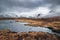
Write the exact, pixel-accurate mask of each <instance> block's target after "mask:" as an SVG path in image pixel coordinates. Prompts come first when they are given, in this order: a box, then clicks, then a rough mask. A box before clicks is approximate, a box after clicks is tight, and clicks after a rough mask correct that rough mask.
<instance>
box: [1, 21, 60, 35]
mask: <svg viewBox="0 0 60 40" xmlns="http://www.w3.org/2000/svg"><path fill="white" fill-rule="evenodd" d="M24 24H27V23H24V22H16V21H15V20H0V30H1V29H9V30H11V31H16V32H28V31H36V32H39V31H42V32H48V33H52V34H57V33H54V32H52V30H50V29H48V28H43V27H32V26H25V25H24ZM57 35H60V34H57Z"/></svg>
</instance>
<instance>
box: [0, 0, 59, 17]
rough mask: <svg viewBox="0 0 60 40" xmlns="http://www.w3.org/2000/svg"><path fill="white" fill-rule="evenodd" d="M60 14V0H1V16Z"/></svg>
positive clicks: (47, 15) (49, 15) (46, 15)
mask: <svg viewBox="0 0 60 40" xmlns="http://www.w3.org/2000/svg"><path fill="white" fill-rule="evenodd" d="M38 14H40V16H39V17H51V16H60V0H0V17H3V16H4V17H8V16H9V17H37V15H38Z"/></svg>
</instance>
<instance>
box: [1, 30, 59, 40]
mask: <svg viewBox="0 0 60 40" xmlns="http://www.w3.org/2000/svg"><path fill="white" fill-rule="evenodd" d="M59 38H60V37H58V36H57V35H55V34H49V33H46V32H20V33H17V32H12V31H10V30H0V40H60V39H59Z"/></svg>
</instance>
